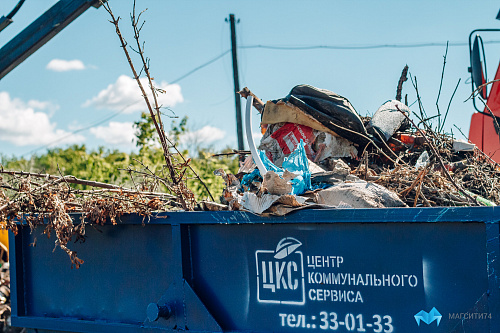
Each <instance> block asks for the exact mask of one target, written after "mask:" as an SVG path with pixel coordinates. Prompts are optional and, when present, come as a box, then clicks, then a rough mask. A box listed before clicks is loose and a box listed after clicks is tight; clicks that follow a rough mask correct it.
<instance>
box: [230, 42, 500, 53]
mask: <svg viewBox="0 0 500 333" xmlns="http://www.w3.org/2000/svg"><path fill="white" fill-rule="evenodd" d="M499 43H500V41H498V40H490V41H485V42H484V44H499ZM448 45H449V46H467V45H469V44H468V43H466V42H452V43H448ZM436 46H440V47H442V46H446V43H415V44H373V45H310V46H279V45H262V44H256V45H243V46H240V47H239V48H241V49H257V48H259V49H269V50H285V51H294V50H296V51H300V50H316V49H330V50H372V49H383V48H393V49H394V48H398V49H403V48H419V47H436Z"/></svg>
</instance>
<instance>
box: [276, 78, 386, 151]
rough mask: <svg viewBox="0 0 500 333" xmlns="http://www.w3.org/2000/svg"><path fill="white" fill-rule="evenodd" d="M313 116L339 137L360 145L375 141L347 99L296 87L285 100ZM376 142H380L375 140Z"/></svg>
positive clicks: (317, 90) (313, 88)
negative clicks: (370, 140)
mask: <svg viewBox="0 0 500 333" xmlns="http://www.w3.org/2000/svg"><path fill="white" fill-rule="evenodd" d="M283 100H284V101H286V102H289V103H291V104H293V105H295V106H297V107H299V108H300V109H301V110H302V111H304V112H306V113H307V114H309V115H311V116H312V117H313V118H315V119H316V120H318V121H319V122H321V123H322V124H323V125H324V126H326V127H328V128H329V129H331V130H332V131H334V132H335V133H337V134H338V135H340V136H342V137H344V138H346V139H348V140H350V141H352V142H354V143H357V144H359V145H363V146H364V145H366V144H367V143H368V142H369V139H368V138H370V139H372V140H373V139H374V138H373V137H372V136H371V135H370V134H368V133H367V131H366V128H365V126H364V125H363V122H362V121H361V118H360V117H359V115H358V113H357V112H356V110H354V108H353V107H352V105H351V103H350V102H349V100H347V98H345V97H342V96H340V95H338V94H336V93H334V92H331V91H329V90H325V89H319V88H316V87H313V86H309V85H305V84H304V85H298V86H295V87H294V88H293V89H292V90H291V91H290V94H289V95H288V96H287V97H285V98H284V99H283ZM375 141H378V140H376V139H375Z"/></svg>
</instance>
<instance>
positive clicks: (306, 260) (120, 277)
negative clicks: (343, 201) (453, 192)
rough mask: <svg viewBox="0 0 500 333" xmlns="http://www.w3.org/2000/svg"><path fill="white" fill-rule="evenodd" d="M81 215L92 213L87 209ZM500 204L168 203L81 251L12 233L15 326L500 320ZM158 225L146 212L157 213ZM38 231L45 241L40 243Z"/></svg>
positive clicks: (165, 328) (447, 326)
mask: <svg viewBox="0 0 500 333" xmlns="http://www.w3.org/2000/svg"><path fill="white" fill-rule="evenodd" d="M75 220H78V216H75ZM499 221H500V207H444V208H401V209H398V208H393V209H335V210H303V211H299V212H296V213H293V214H290V215H287V216H284V217H276V218H266V217H260V216H255V215H253V214H250V213H245V212H228V211H225V212H170V213H169V212H167V213H161V214H159V215H157V216H153V217H151V220H149V221H144V220H143V218H142V217H141V216H137V215H129V216H123V217H122V218H121V221H120V223H119V224H118V225H111V224H109V225H104V226H96V227H95V228H91V227H87V229H86V234H87V239H86V241H85V243H83V244H70V246H71V248H72V250H76V251H78V256H79V257H80V258H82V259H84V260H85V263H84V264H83V265H82V266H81V267H80V268H79V269H78V270H77V269H70V264H69V259H68V257H67V254H66V253H65V252H64V251H62V250H61V249H59V248H57V249H56V250H55V251H54V252H53V251H52V250H53V249H54V239H53V238H51V239H48V238H47V236H46V235H44V234H43V233H42V232H43V229H44V227H43V226H39V227H37V228H36V229H35V230H34V231H33V232H31V231H30V229H29V227H27V226H26V225H25V226H24V227H23V228H20V230H19V233H18V234H17V236H14V235H13V234H11V235H10V238H9V245H10V251H9V254H10V265H11V266H10V268H11V271H10V272H11V304H12V324H13V325H14V326H19V327H27V328H34V329H37V330H36V332H63V331H64V332H66V331H68V332H120V333H122V332H130V333H132V332H172V331H182V332H186V331H191V332H196V331H198V332H200V331H203V332H219V331H231V332H249V331H251V332H297V333H299V332H300V333H301V332H308V333H315V332H325V331H328V332H331V333H340V332H366V333H376V332H385V333H403V332H404V333H411V332H416V333H421V332H424V331H425V332H430V331H432V332H490V333H493V332H499V328H500V277H499V272H500V258H499V256H500V245H499ZM143 223H144V224H143ZM35 243H36V245H34V244H35Z"/></svg>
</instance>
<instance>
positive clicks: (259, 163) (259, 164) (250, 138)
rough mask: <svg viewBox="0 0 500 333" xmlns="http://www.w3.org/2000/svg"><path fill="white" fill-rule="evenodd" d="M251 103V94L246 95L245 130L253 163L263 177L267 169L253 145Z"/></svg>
mask: <svg viewBox="0 0 500 333" xmlns="http://www.w3.org/2000/svg"><path fill="white" fill-rule="evenodd" d="M252 105H253V96H248V98H247V107H246V114H245V130H246V133H247V142H248V147H249V148H250V152H251V153H252V157H253V160H254V161H255V164H257V168H259V171H260V175H261V176H262V177H264V175H265V174H266V173H267V170H266V167H265V166H264V163H262V160H261V159H260V155H259V152H258V151H257V148H256V147H255V142H253V136H252Z"/></svg>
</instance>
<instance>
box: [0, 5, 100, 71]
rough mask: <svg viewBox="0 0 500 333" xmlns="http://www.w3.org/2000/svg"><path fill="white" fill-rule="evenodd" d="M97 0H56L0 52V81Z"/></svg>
mask: <svg viewBox="0 0 500 333" xmlns="http://www.w3.org/2000/svg"><path fill="white" fill-rule="evenodd" d="M91 6H93V7H96V8H97V7H99V6H100V2H99V0H59V1H58V2H57V3H56V4H55V5H53V6H52V7H51V8H50V9H49V10H47V11H46V12H45V13H43V14H42V15H41V16H40V17H39V18H37V19H36V20H35V21H34V22H33V23H31V24H30V25H29V26H28V27H26V28H25V29H24V30H23V31H21V32H20V33H19V34H18V35H17V36H15V37H14V38H12V39H11V40H10V41H9V42H8V43H7V44H5V45H4V46H3V47H2V48H1V49H0V79H2V78H3V77H4V76H5V75H7V74H8V73H9V72H10V71H11V70H13V69H14V68H16V67H17V65H19V64H20V63H22V62H23V61H24V60H25V59H26V58H28V57H29V56H30V55H32V54H33V53H34V52H35V51H36V50H38V49H39V48H40V47H42V45H44V44H45V43H47V42H48V41H49V40H50V39H51V38H52V37H54V36H55V35H57V34H58V33H59V32H60V31H61V30H63V29H64V28H65V27H66V26H67V25H68V24H70V23H71V22H72V21H73V20H74V19H76V18H77V17H78V16H80V15H81V14H82V13H84V12H85V11H86V10H87V9H89V8H90V7H91Z"/></svg>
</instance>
